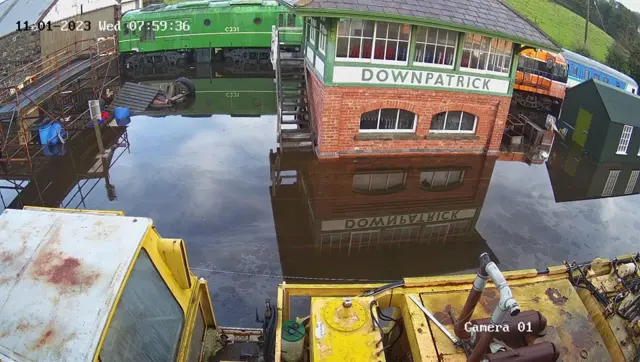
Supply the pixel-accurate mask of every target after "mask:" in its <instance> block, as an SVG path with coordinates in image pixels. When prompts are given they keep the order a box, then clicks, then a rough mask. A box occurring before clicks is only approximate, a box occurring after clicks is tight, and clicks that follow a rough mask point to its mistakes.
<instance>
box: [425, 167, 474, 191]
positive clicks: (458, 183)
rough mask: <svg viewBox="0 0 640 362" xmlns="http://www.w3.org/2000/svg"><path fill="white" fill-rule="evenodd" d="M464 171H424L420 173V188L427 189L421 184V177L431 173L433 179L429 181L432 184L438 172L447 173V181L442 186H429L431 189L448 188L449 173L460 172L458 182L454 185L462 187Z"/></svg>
mask: <svg viewBox="0 0 640 362" xmlns="http://www.w3.org/2000/svg"><path fill="white" fill-rule="evenodd" d="M464 171H465V170H462V169H456V170H425V171H422V172H420V186H422V187H427V186H426V185H423V184H422V175H423V174H426V173H429V172H431V173H433V177H432V178H431V181H432V182H433V178H434V177H435V176H436V173H438V172H442V173H444V172H446V173H447V181H446V182H445V184H444V185H443V186H430V187H431V188H439V187H448V186H449V178H450V177H451V172H460V180H459V181H457V182H456V185H462V184H463V183H464Z"/></svg>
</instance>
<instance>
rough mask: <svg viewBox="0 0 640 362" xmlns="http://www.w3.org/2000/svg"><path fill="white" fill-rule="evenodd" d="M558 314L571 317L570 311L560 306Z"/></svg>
mask: <svg viewBox="0 0 640 362" xmlns="http://www.w3.org/2000/svg"><path fill="white" fill-rule="evenodd" d="M560 315H561V316H563V317H564V318H568V319H569V318H571V317H572V316H571V313H569V312H567V311H566V310H564V309H562V308H560Z"/></svg>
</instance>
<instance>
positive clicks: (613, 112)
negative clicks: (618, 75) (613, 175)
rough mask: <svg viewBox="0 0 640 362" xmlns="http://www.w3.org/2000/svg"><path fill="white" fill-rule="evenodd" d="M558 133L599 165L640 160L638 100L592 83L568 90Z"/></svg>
mask: <svg viewBox="0 0 640 362" xmlns="http://www.w3.org/2000/svg"><path fill="white" fill-rule="evenodd" d="M558 123H559V129H560V132H561V133H562V134H564V135H565V136H566V138H567V140H571V141H573V142H575V143H577V144H578V145H579V146H580V147H582V148H583V149H584V151H586V152H587V153H588V154H589V155H590V156H591V157H593V158H594V159H596V160H597V161H599V162H633V161H636V160H639V159H640V98H639V97H637V96H635V95H633V94H630V93H627V92H625V91H623V90H620V89H618V88H615V87H612V86H610V85H607V84H605V83H602V82H600V81H597V80H595V79H590V80H588V81H586V82H584V83H581V84H579V85H577V86H575V87H573V88H571V89H569V90H567V93H566V96H565V100H564V104H563V106H562V111H561V113H560V117H559V122H558Z"/></svg>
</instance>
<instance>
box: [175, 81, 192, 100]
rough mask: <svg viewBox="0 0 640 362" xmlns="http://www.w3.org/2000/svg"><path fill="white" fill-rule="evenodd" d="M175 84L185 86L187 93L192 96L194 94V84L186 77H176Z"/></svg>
mask: <svg viewBox="0 0 640 362" xmlns="http://www.w3.org/2000/svg"><path fill="white" fill-rule="evenodd" d="M176 84H180V85H182V86H183V87H184V88H186V89H187V90H188V91H189V95H192V96H194V95H195V94H196V86H195V84H193V82H192V81H190V80H189V79H187V78H185V77H180V78H178V79H176Z"/></svg>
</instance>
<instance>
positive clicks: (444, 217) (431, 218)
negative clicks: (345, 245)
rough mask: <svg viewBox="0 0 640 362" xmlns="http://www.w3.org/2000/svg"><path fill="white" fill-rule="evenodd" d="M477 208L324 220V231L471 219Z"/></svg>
mask: <svg viewBox="0 0 640 362" xmlns="http://www.w3.org/2000/svg"><path fill="white" fill-rule="evenodd" d="M475 215H476V209H466V210H451V211H436V212H427V213H421V214H407V215H392V216H378V217H364V218H359V219H344V220H327V221H323V222H322V231H336V230H355V229H366V228H374V227H387V226H397V225H415V224H426V223H431V222H443V221H453V220H462V219H471V218H472V217H474V216H475Z"/></svg>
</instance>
